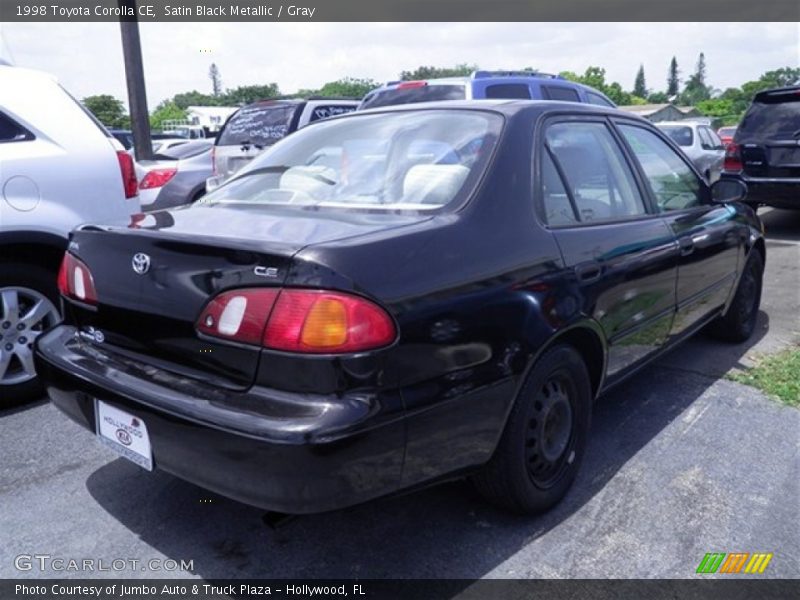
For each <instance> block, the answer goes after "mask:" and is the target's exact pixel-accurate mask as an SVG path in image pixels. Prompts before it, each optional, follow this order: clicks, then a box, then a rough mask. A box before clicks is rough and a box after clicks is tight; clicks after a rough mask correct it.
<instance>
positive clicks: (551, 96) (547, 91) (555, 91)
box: [542, 85, 581, 102]
mask: <svg viewBox="0 0 800 600" xmlns="http://www.w3.org/2000/svg"><path fill="white" fill-rule="evenodd" d="M542 96H543V97H544V99H545V100H563V101H564V102H580V101H581V99H580V98H578V92H576V91H575V90H574V89H572V88H568V87H563V86H560V85H543V86H542Z"/></svg>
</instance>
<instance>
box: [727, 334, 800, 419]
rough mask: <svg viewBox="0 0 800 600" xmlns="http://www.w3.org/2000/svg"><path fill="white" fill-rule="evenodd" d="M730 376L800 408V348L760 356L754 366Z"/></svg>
mask: <svg viewBox="0 0 800 600" xmlns="http://www.w3.org/2000/svg"><path fill="white" fill-rule="evenodd" d="M728 378H729V379H732V380H733V381H736V382H739V383H743V384H745V385H749V386H752V387H755V388H758V389H759V390H762V391H763V392H766V393H767V394H769V395H770V396H774V397H776V398H778V399H780V400H781V401H782V402H784V403H786V404H788V405H789V406H796V407H798V408H800V348H797V347H794V348H789V349H787V350H783V351H781V352H777V353H775V354H770V355H767V356H762V357H759V358H758V359H756V364H755V366H754V367H752V368H750V369H747V370H745V371H734V372H733V373H730V374H729V375H728Z"/></svg>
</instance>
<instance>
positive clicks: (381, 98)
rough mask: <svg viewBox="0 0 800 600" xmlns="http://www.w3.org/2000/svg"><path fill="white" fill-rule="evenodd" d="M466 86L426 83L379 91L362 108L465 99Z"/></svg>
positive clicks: (365, 101)
mask: <svg viewBox="0 0 800 600" xmlns="http://www.w3.org/2000/svg"><path fill="white" fill-rule="evenodd" d="M465 90H466V87H465V86H464V85H463V84H458V85H424V86H420V87H411V88H402V89H397V88H395V89H391V90H384V91H381V92H377V93H376V94H375V95H374V96H370V97H369V98H367V99H366V100H364V103H363V105H362V106H361V108H377V107H379V106H392V105H395V104H413V103H415V102H438V101H441V100H463V99H464V98H466V97H467V95H466V91H465Z"/></svg>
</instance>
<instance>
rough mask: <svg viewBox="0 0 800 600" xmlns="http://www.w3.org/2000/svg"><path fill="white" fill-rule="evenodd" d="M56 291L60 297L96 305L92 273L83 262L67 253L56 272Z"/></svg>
mask: <svg viewBox="0 0 800 600" xmlns="http://www.w3.org/2000/svg"><path fill="white" fill-rule="evenodd" d="M58 291H59V292H61V295H63V296H66V297H67V298H72V299H73V300H78V301H79V302H83V303H85V304H97V290H95V287H94V279H93V278H92V272H91V271H89V267H87V266H86V265H85V264H84V263H83V261H81V260H79V259H77V258H76V257H75V256H73V255H72V254H70V253H69V252H67V253H65V254H64V259H63V260H62V261H61V268H60V269H59V270H58Z"/></svg>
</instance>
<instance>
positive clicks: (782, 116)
mask: <svg viewBox="0 0 800 600" xmlns="http://www.w3.org/2000/svg"><path fill="white" fill-rule="evenodd" d="M798 131H800V96H797V95H793V96H788V97H785V96H780V97H774V98H773V97H769V96H768V97H767V98H765V99H764V100H763V101H761V102H753V103H752V104H751V105H750V108H749V109H748V110H747V113H746V114H745V116H744V119H742V123H741V124H740V125H739V128H738V130H737V132H736V135H737V137H739V138H740V139H741V137H749V138H758V139H766V138H773V137H780V138H789V139H796V138H797V135H800V134H797V132H798Z"/></svg>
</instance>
